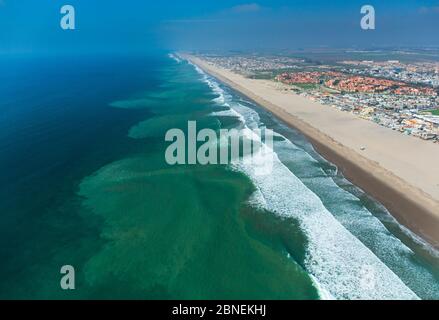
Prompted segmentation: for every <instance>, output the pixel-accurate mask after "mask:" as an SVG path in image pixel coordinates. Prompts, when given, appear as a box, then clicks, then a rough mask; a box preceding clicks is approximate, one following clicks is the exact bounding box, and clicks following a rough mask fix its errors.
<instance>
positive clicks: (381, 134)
mask: <svg viewBox="0 0 439 320" xmlns="http://www.w3.org/2000/svg"><path fill="white" fill-rule="evenodd" d="M183 56H184V58H186V59H189V60H190V61H191V62H192V63H194V64H196V65H197V66H199V67H200V68H201V69H203V70H204V71H205V72H207V73H209V74H210V75H212V76H214V77H216V78H218V79H219V80H220V81H222V82H224V83H226V84H227V85H229V86H231V87H233V88H234V89H235V90H237V91H239V92H240V93H242V94H244V95H246V96H247V97H249V98H250V99H252V100H254V101H255V102H257V103H258V104H259V105H261V106H262V107H264V108H266V109H267V110H269V111H270V112H272V113H273V114H275V115H276V116H277V117H279V118H281V119H282V120H283V121H285V122H286V123H287V124H289V125H290V126H292V127H294V128H295V129H297V130H299V131H300V132H301V133H302V134H304V135H305V136H306V137H307V138H308V139H309V140H310V142H311V143H312V144H313V146H314V147H315V149H316V150H317V151H318V152H319V153H320V154H321V155H322V156H323V157H325V158H326V159H327V160H328V161H330V162H332V163H334V164H335V165H337V166H338V168H339V169H340V170H341V171H342V172H343V174H344V176H345V177H346V178H347V179H348V180H350V181H351V182H352V183H354V184H355V185H357V186H358V187H360V188H362V189H363V190H364V191H365V192H367V193H368V194H369V195H371V196H372V197H374V198H375V199H377V200H378V201H379V202H381V203H382V204H383V205H384V206H385V207H386V208H387V209H388V210H389V211H390V213H391V214H392V215H393V216H394V217H395V218H396V219H397V220H398V221H399V222H400V223H401V224H403V225H405V226H406V227H408V228H409V229H410V230H412V231H413V232H415V233H416V234H418V235H419V236H421V237H422V238H423V239H425V240H426V241H427V242H429V243H430V244H432V245H433V246H434V247H436V248H438V249H439V165H438V160H439V145H437V144H433V143H431V142H429V141H424V140H421V139H419V138H416V137H412V136H407V135H404V134H401V133H399V132H395V131H392V130H391V129H388V128H384V127H381V126H379V125H378V124H376V123H374V122H372V121H368V120H364V119H361V118H359V117H357V116H356V115H353V114H351V113H348V112H342V111H339V110H337V109H335V108H332V107H330V106H324V105H321V104H319V103H317V102H314V101H311V100H310V99H308V98H305V97H302V96H300V95H297V94H294V93H293V92H291V91H288V90H286V88H285V86H283V85H281V84H279V83H276V82H274V81H268V80H254V79H248V78H245V77H243V76H241V75H239V74H236V73H233V72H231V71H229V70H226V69H223V68H220V67H217V66H214V65H212V64H209V63H207V62H205V61H203V60H201V59H199V58H198V57H194V56H187V55H183Z"/></svg>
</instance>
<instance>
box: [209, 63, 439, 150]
mask: <svg viewBox="0 0 439 320" xmlns="http://www.w3.org/2000/svg"><path fill="white" fill-rule="evenodd" d="M203 59H205V60H206V61H208V62H210V63H212V64H214V65H217V66H220V67H222V68H225V69H228V70H231V71H233V72H236V73H239V74H242V75H244V76H246V77H248V78H256V79H258V78H259V79H267V80H273V81H276V82H277V83H279V84H282V86H283V90H291V91H292V92H294V93H296V94H299V95H302V96H305V97H307V98H309V99H311V100H313V101H317V102H319V103H321V104H323V105H327V106H328V107H332V108H337V109H339V110H342V111H345V112H350V113H353V114H355V115H357V116H358V117H361V118H363V119H367V120H370V121H373V122H375V123H377V124H379V125H381V126H384V127H387V128H389V129H392V130H395V131H399V132H401V133H402V134H406V135H412V136H415V137H419V138H421V139H424V140H431V141H432V142H434V143H439V96H438V93H439V62H425V61H423V62H413V63H407V62H404V63H403V62H400V61H398V60H385V61H373V60H361V61H359V60H343V61H337V62H331V63H327V64H326V63H321V62H319V63H313V62H309V61H306V60H305V59H301V58H295V57H282V56H265V55H263V56H261V55H231V56H212V55H204V56H203Z"/></svg>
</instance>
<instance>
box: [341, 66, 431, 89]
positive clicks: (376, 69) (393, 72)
mask: <svg viewBox="0 0 439 320" xmlns="http://www.w3.org/2000/svg"><path fill="white" fill-rule="evenodd" d="M341 64H344V65H349V66H350V67H349V68H345V69H343V70H342V71H343V72H346V73H350V74H357V75H366V76H374V77H381V78H388V79H393V80H397V81H403V82H407V83H413V84H422V85H427V86H432V87H435V88H439V62H414V63H402V62H400V61H397V60H389V61H368V60H365V61H342V62H341ZM354 66H355V67H354Z"/></svg>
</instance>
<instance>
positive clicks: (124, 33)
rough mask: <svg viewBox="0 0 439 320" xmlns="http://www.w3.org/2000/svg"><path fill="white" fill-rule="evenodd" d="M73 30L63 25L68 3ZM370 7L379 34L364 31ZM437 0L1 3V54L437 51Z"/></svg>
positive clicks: (60, 0) (33, 0)
mask: <svg viewBox="0 0 439 320" xmlns="http://www.w3.org/2000/svg"><path fill="white" fill-rule="evenodd" d="M67 4H69V5H72V6H73V7H74V8H75V27H76V28H75V30H63V29H62V28H61V27H60V20H61V18H62V16H63V15H62V14H61V13H60V8H61V7H62V6H63V5H67ZM363 5H372V6H373V7H374V8H375V13H376V29H375V30H363V29H361V27H360V20H361V18H362V14H361V13H360V9H361V7H362V6H363ZM437 34H439V0H425V1H424V0H362V1H359V0H344V1H341V0H330V1H328V0H259V1H258V0H247V1H246V0H243V1H234V0H185V1H184V0H173V1H172V0H161V1H157V0H154V1H149V0H146V1H145V0H124V1H120V0H107V1H104V0H0V53H20V52H65V53H69V52H72V53H76V52H85V53H87V52H131V51H133V52H134V51H148V50H156V49H166V50H259V49H265V50H271V49H297V48H304V47H320V46H330V47H353V46H355V47H363V48H370V47H376V46H439V36H438V35H437Z"/></svg>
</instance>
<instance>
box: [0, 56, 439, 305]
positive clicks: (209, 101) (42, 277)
mask: <svg viewBox="0 0 439 320" xmlns="http://www.w3.org/2000/svg"><path fill="white" fill-rule="evenodd" d="M0 70H2V72H1V73H0V81H1V85H0V97H1V98H2V99H1V100H0V108H1V109H0V110H1V111H0V150H1V153H0V164H1V166H2V168H3V170H2V174H1V175H0V185H1V190H2V192H1V194H0V197H1V201H0V212H1V215H0V243H1V246H0V261H1V262H0V298H18V299H89V298H90V299H93V298H94V299H114V298H121V299H130V298H132V299H406V298H407V299H416V298H421V299H438V298H439V267H438V266H439V257H438V256H437V254H436V252H434V251H433V250H432V249H431V248H430V247H429V246H428V245H426V244H425V243H424V242H423V241H422V240H420V239H419V238H417V237H416V236H415V235H413V234H411V233H410V232H409V231H408V230H406V229H405V228H404V227H402V226H400V225H399V224H398V223H397V222H396V221H395V220H394V219H393V218H392V217H391V216H390V215H389V214H388V212H387V211H386V209H385V208H383V207H382V206H381V205H380V204H379V203H377V202H376V201H374V200H373V199H371V198H370V197H369V196H368V195H367V194H365V193H364V192H362V191H361V190H360V189H358V188H357V187H355V186H354V185H352V184H351V183H349V182H348V181H347V180H346V179H344V178H343V176H342V174H341V173H340V172H338V170H337V168H336V167H335V166H334V165H332V164H331V163H328V162H327V161H326V160H325V159H323V158H322V157H321V156H319V154H318V153H317V152H316V151H315V150H314V149H313V147H312V145H311V144H310V143H309V142H308V141H307V140H306V139H305V138H304V137H303V136H302V135H301V134H300V133H299V132H297V131H295V130H294V129H291V128H289V127H288V126H286V125H285V124H284V123H282V122H281V121H280V120H278V119H276V118H275V117H273V116H272V115H271V114H269V113H268V112H266V111H265V110H263V109H262V108H261V107H259V106H258V105H257V104H255V103H253V102H252V101H250V100H249V99H247V98H245V97H243V96H241V95H240V94H238V93H236V92H235V91H234V90H233V89H231V88H229V87H227V86H225V85H224V84H221V83H220V82H218V81H217V80H216V79H214V78H212V77H210V76H209V75H207V74H205V73H203V72H202V71H201V70H200V69H198V68H197V67H195V66H194V65H192V64H190V63H188V62H186V61H183V60H181V59H178V58H176V57H175V56H173V55H167V54H162V53H161V54H155V55H148V56H142V55H137V56H133V55H131V56H124V55H119V56H116V55H114V56H111V55H108V56H103V57H102V56H100V57H90V56H72V57H50V56H32V57H30V56H18V57H14V58H12V57H2V58H0ZM188 121H197V128H198V129H202V128H210V129H214V130H220V129H230V128H237V129H243V130H255V129H258V128H269V129H272V130H273V131H274V132H275V139H274V148H273V153H272V154H271V155H270V156H271V157H272V159H273V161H274V162H273V172H272V174H270V175H256V174H255V173H254V168H252V166H251V165H249V164H248V163H246V162H245V161H237V162H236V163H233V164H230V165H173V166H171V165H169V164H167V163H166V161H165V157H164V155H165V150H166V148H167V146H168V145H169V142H166V141H165V139H164V136H165V133H166V132H167V130H169V129H171V128H180V129H182V130H183V131H186V130H187V122H188ZM63 265H71V266H73V267H74V268H75V290H62V289H61V287H60V279H61V277H62V275H61V274H60V268H61V267H62V266H63Z"/></svg>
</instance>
